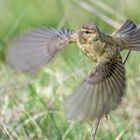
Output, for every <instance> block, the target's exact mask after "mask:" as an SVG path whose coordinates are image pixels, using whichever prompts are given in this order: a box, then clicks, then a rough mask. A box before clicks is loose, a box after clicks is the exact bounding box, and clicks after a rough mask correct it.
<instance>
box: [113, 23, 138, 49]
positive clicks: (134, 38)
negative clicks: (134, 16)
mask: <svg viewBox="0 0 140 140" xmlns="http://www.w3.org/2000/svg"><path fill="white" fill-rule="evenodd" d="M112 37H113V40H114V42H115V43H116V44H117V45H118V46H119V47H120V48H121V49H127V50H133V51H140V26H137V25H136V24H135V23H134V22H133V21H132V20H126V21H125V23H124V24H123V25H122V26H121V27H120V29H118V30H117V31H116V32H114V33H113V34H112Z"/></svg>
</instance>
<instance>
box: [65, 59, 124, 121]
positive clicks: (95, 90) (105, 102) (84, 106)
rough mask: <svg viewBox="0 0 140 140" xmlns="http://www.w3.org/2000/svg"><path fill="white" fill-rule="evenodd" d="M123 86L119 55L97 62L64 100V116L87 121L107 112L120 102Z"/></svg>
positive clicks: (122, 71) (121, 64) (122, 70)
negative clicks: (87, 75)
mask: <svg viewBox="0 0 140 140" xmlns="http://www.w3.org/2000/svg"><path fill="white" fill-rule="evenodd" d="M100 65H102V66H100ZM97 73H98V74H97ZM98 75H100V77H99V78H98V77H97V76H98ZM92 78H93V80H92ZM88 79H90V80H88ZM96 79H97V81H96ZM99 79H100V80H99ZM101 79H102V80H101ZM124 88H125V70H124V65H123V63H122V59H121V58H120V57H117V58H114V59H111V60H110V61H109V62H106V63H104V64H99V65H97V66H96V68H95V70H94V71H93V72H92V73H91V74H90V76H89V77H88V78H86V79H85V80H84V81H83V82H82V83H81V84H80V85H79V87H78V88H76V90H75V91H74V92H73V93H72V94H71V95H70V96H69V97H68V98H67V99H66V100H65V105H66V109H65V112H66V116H67V117H68V118H69V119H78V120H80V121H87V120H92V119H94V118H98V117H100V116H102V115H104V114H108V113H109V112H110V111H111V110H113V109H115V108H116V106H117V105H118V104H119V103H120V101H121V97H122V95H123V93H124Z"/></svg>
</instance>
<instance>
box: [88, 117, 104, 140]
mask: <svg viewBox="0 0 140 140" xmlns="http://www.w3.org/2000/svg"><path fill="white" fill-rule="evenodd" d="M100 120H101V117H99V118H97V119H96V121H95V126H94V128H93V133H92V135H91V138H90V140H95V137H96V132H97V129H98V126H99V123H100Z"/></svg>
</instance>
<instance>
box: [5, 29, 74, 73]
mask: <svg viewBox="0 0 140 140" xmlns="http://www.w3.org/2000/svg"><path fill="white" fill-rule="evenodd" d="M71 33H72V31H70V30H68V29H53V28H51V29H49V28H37V29H31V30H30V31H27V32H25V33H23V34H22V35H21V36H20V37H18V38H17V39H15V40H14V41H13V42H11V43H10V44H9V46H8V49H7V54H6V56H7V61H8V64H9V65H10V66H12V67H13V68H14V69H15V70H17V71H24V72H26V71H27V72H28V71H36V70H37V69H39V68H40V67H41V66H42V65H44V64H45V63H47V62H49V61H50V60H51V59H52V58H53V57H54V56H55V55H56V53H57V52H59V51H60V50H61V49H62V48H64V47H65V46H66V45H67V44H68V43H69V36H70V34H71Z"/></svg>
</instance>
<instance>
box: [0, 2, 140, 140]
mask: <svg viewBox="0 0 140 140" xmlns="http://www.w3.org/2000/svg"><path fill="white" fill-rule="evenodd" d="M139 11H140V1H139V0H133V1H132V0H116V1H115V0H106V1H105V0H99V1H97V0H30V1H29V0H0V139H1V140H7V139H10V140H28V139H29V140H30V139H31V140H89V137H90V134H91V131H92V128H93V124H94V120H93V121H92V122H87V123H79V122H69V121H67V120H66V118H65V115H64V113H63V109H64V107H63V100H64V98H65V97H66V96H67V95H68V94H70V93H71V92H72V91H73V89H74V87H76V86H77V85H78V83H79V82H80V81H81V79H82V78H83V77H84V76H85V75H86V74H87V73H89V72H90V71H91V69H92V68H93V66H94V63H93V62H92V61H91V60H89V59H88V58H87V57H85V56H84V55H83V54H81V53H80V52H79V50H78V49H77V48H76V47H75V45H69V46H68V47H67V48H66V49H64V50H63V51H62V52H61V53H60V54H58V56H56V57H55V58H54V60H53V61H52V62H51V63H49V64H47V65H46V66H45V67H44V68H43V69H42V70H41V71H39V72H38V73H37V74H34V75H29V74H26V75H24V74H16V73H15V72H13V71H12V70H11V69H10V68H8V67H7V65H6V61H5V55H4V54H5V50H6V47H7V46H8V43H9V42H10V41H11V40H12V38H15V37H16V36H18V35H19V34H20V33H21V32H23V31H24V30H27V29H29V28H31V27H40V26H49V27H67V28H70V29H78V28H80V26H81V25H82V24H83V23H84V22H87V21H94V22H96V23H97V24H98V26H99V28H100V29H101V30H102V31H104V32H106V33H112V32H113V31H115V30H116V29H117V28H118V27H119V26H120V25H121V24H122V23H123V22H124V21H125V20H126V19H128V18H129V19H132V20H134V21H135V22H136V23H140V12H139ZM125 54H126V51H124V52H122V55H123V56H124V55H125ZM19 59H20V58H19ZM139 60H140V53H138V52H132V53H131V55H130V57H129V59H128V61H127V63H126V65H125V68H126V76H127V87H126V91H125V96H124V97H123V99H122V102H121V104H120V105H119V106H118V108H117V109H116V110H115V111H112V112H111V113H110V115H109V120H106V118H102V120H101V123H100V126H99V129H98V132H97V140H139V139H140V93H139V91H140V66H139V64H140V61H139Z"/></svg>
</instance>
